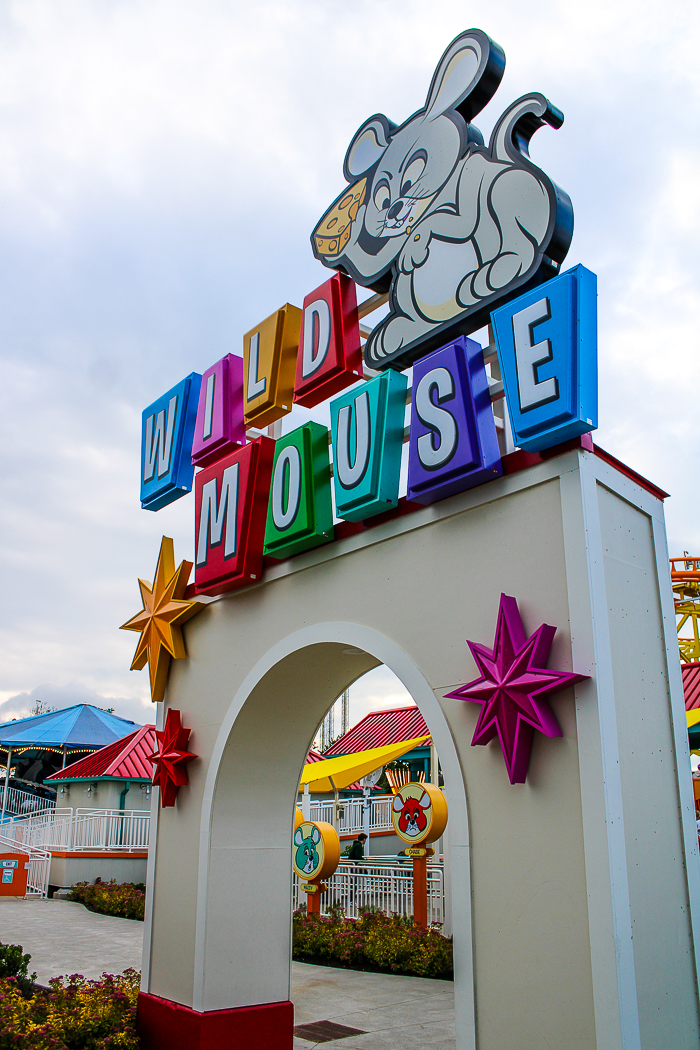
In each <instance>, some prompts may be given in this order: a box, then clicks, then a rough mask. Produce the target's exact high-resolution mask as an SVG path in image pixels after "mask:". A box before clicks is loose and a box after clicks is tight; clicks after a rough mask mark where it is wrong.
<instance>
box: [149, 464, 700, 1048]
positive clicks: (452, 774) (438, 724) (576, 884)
mask: <svg viewBox="0 0 700 1050" xmlns="http://www.w3.org/2000/svg"><path fill="white" fill-rule="evenodd" d="M664 542H665V540H664V536H663V519H662V510H661V506H660V504H659V503H658V501H657V500H656V499H655V498H654V497H652V496H650V495H649V494H648V493H646V492H644V491H643V490H641V489H639V488H638V487H637V486H636V485H634V484H633V483H632V482H630V481H628V480H627V479H625V478H624V477H622V476H621V475H619V474H618V473H617V472H616V471H614V470H613V469H612V468H611V467H608V466H607V465H605V464H603V463H602V462H601V461H600V460H599V459H596V458H595V457H594V456H593V455H591V454H588V453H584V452H578V451H577V452H572V453H569V454H567V455H565V456H561V457H558V458H555V459H553V460H550V461H548V462H545V463H542V464H539V465H537V466H535V467H533V468H530V469H528V470H527V471H523V472H521V473H519V474H516V475H512V476H510V477H505V478H503V479H500V480H499V481H496V482H493V483H491V484H489V485H485V486H482V487H481V488H479V489H476V490H473V491H471V492H467V493H462V494H460V495H458V496H455V497H452V498H451V499H449V500H444V501H442V502H441V503H439V504H436V505H434V506H433V507H427V508H424V509H423V510H421V511H419V512H417V513H416V514H413V515H410V516H407V517H405V518H401V519H397V520H395V521H393V522H389V523H386V524H384V525H380V526H377V527H376V528H374V529H372V530H370V531H368V532H366V533H361V534H359V535H356V536H353V537H351V538H348V539H346V540H342V541H339V542H338V543H336V544H333V545H329V546H328V547H326V548H322V549H319V550H316V551H312V552H309V553H307V554H305V555H302V556H300V557H298V558H296V559H293V560H292V561H291V562H289V563H282V564H280V565H277V566H274V567H272V568H268V569H267V570H266V575H265V578H264V580H263V582H262V583H261V584H260V585H259V586H256V587H253V588H247V589H245V590H242V591H239V592H235V593H234V594H231V595H228V596H224V597H223V598H222V599H220V600H217V601H214V602H212V603H211V604H210V605H209V607H208V608H207V610H206V611H204V612H203V613H201V614H200V615H199V616H198V617H197V618H196V619H195V620H193V621H192V622H191V623H190V624H188V626H187V629H186V632H187V647H188V653H189V659H188V660H187V661H182V662H180V661H178V662H177V663H176V664H174V665H173V667H172V670H171V675H170V682H169V688H168V693H167V697H166V708H167V706H172V707H176V708H178V709H179V710H180V711H181V712H182V718H183V723H184V724H185V725H186V726H187V727H190V728H192V730H193V732H192V736H191V748H192V750H193V751H195V752H196V753H197V755H199V756H200V758H199V761H197V762H193V763H192V764H191V765H190V766H189V776H190V786H189V788H188V789H186V790H185V789H183V790H181V791H180V793H179V796H178V803H177V806H176V807H175V808H173V809H169V810H163V811H161V812H160V813H159V815H158V832H157V842H158V848H157V853H156V855H155V858H154V861H153V865H152V869H151V872H150V874H149V880H150V885H151V891H152V897H151V904H150V908H151V912H150V923H149V924H148V925H147V931H146V932H147V937H146V947H145V954H144V985H143V987H144V990H147V991H150V992H152V993H153V994H155V995H158V996H162V997H164V998H167V999H171V1000H174V1001H176V1002H180V1003H183V1004H185V1005H189V1006H194V1008H195V1009H197V1010H214V1009H223V1008H227V1007H235V1006H242V1005H249V1004H253V1003H266V1002H276V1001H280V1000H284V999H286V998H288V996H289V954H290V933H289V890H290V883H291V827H292V814H293V807H294V803H295V800H296V788H297V784H298V777H299V775H300V771H301V768H302V766H303V762H304V759H305V757H306V754H307V752H308V748H309V746H310V744H311V741H312V739H313V736H314V734H315V732H316V728H317V726H318V724H319V722H320V720H321V718H322V717H323V714H324V713H325V710H326V709H327V708H328V706H329V705H330V703H331V702H332V701H333V700H334V699H335V697H336V696H338V695H339V694H340V693H341V692H342V690H343V689H344V688H346V687H347V686H348V685H349V684H350V683H351V682H352V681H353V680H354V679H355V678H357V677H358V676H359V675H361V674H363V673H364V672H365V671H367V670H368V669H369V668H371V667H372V666H376V664H377V663H378V662H385V663H386V664H387V665H388V666H390V667H391V668H392V670H394V671H395V673H397V674H398V676H399V677H400V678H401V679H402V681H403V682H404V685H405V686H406V687H407V688H408V689H409V691H410V692H411V693H412V695H413V697H414V699H415V700H416V702H417V703H418V705H419V707H420V709H421V711H422V713H423V715H424V717H425V719H426V722H427V724H428V728H429V730H430V732H431V735H432V736H433V739H434V740H435V744H436V747H437V749H438V752H439V754H440V760H441V765H442V770H443V774H444V778H445V791H446V796H447V798H448V802H449V805H450V825H449V842H450V858H449V868H450V872H451V880H452V881H451V898H452V913H453V923H454V936H455V960H456V961H455V995H456V999H455V1001H456V1016H457V1031H458V1041H457V1046H458V1050H466V1048H467V1047H473V1046H474V1043H475V1041H476V1044H477V1045H478V1047H479V1050H504V1048H506V1047H510V1046H514V1045H517V1046H518V1047H519V1050H535V1048H537V1050H540V1048H543V1047H546V1046H552V1047H566V1048H567V1050H584V1048H586V1050H588V1048H593V1047H596V1048H599V1050H618V1048H620V1050H622V1048H623V1047H624V1048H625V1050H633V1048H634V1050H636V1048H637V1047H639V1048H642V1047H644V1048H645V1050H646V1048H649V1050H651V1048H652V1047H660V1046H661V1045H663V1046H673V1047H674V1048H679V1050H680V1048H686V1047H687V1048H690V1047H696V1046H697V1045H698V1039H699V1031H698V1002H697V988H696V962H695V953H694V947H693V933H692V922H693V921H694V917H693V915H691V898H692V895H693V894H695V893H696V892H697V891H698V886H697V877H696V874H695V872H694V869H693V867H692V866H693V865H696V866H697V865H698V863H699V861H698V854H697V838H696V837H695V841H694V843H693V835H694V831H693V828H692V826H691V825H690V824H689V823H688V813H689V812H690V810H691V809H692V788H691V785H690V775H689V772H688V776H687V781H688V783H687V785H686V784H685V779H684V775H681V776H679V773H678V771H679V769H680V770H681V774H682V771H683V769H684V768H685V766H684V765H683V763H685V764H686V766H687V765H688V759H687V753H686V754H684V753H683V736H682V734H679V730H678V726H679V725H680V724H681V720H682V723H683V725H684V714H683V700H682V691H681V690H680V671H679V670H678V672H677V674H676V673H675V671H673V669H672V657H671V658H670V657H669V653H671V651H672V650H671V648H669V646H670V644H671V643H672V644H673V646H675V638H673V637H672V634H673V623H672V622H669V619H668V607H669V605H668V603H669V601H670V584H669V583H668V580H667V579H666V577H665V576H664V572H665V569H664V566H663V559H664V558H665V557H666V552H665V549H662V548H664ZM659 581H661V583H660V582H659ZM501 592H505V593H507V594H510V595H513V596H515V597H516V598H517V600H518V603H519V606H520V611H521V614H522V616H523V620H524V624H525V628H526V630H527V631H528V632H532V631H534V630H535V629H536V628H537V627H538V626H539V625H540V624H541V623H542V622H547V623H551V624H555V625H557V627H558V631H557V635H556V638H555V641H554V645H553V647H552V653H551V658H550V666H552V667H556V668H558V669H563V670H567V669H572V668H575V670H577V671H578V672H580V673H587V674H590V675H591V678H590V680H589V681H588V682H584V683H582V684H581V685H579V686H577V687H576V689H575V691H574V690H573V689H569V690H564V691H562V692H561V693H559V694H557V695H556V696H555V698H554V699H553V701H552V708H553V710H554V712H555V714H556V716H557V719H558V721H559V724H560V726H561V728H562V731H563V736H562V737H561V738H558V739H548V738H545V737H543V736H540V735H539V734H536V735H535V740H534V744H533V749H532V758H531V763H530V771H529V775H528V779H527V783H525V784H524V785H516V786H512V785H511V784H510V783H509V781H508V778H507V775H506V771H505V767H504V763H503V758H502V755H501V752H500V749H499V747H498V745H497V743H496V742H492V743H491V744H490V745H489V746H487V747H472V746H471V739H472V735H473V732H474V727H475V723H476V718H477V714H478V710H477V707H476V705H473V704H470V703H464V702H461V701H455V700H446V699H444V696H445V694H446V693H447V692H449V691H450V690H452V689H454V688H455V687H456V686H458V685H460V684H462V683H464V682H465V681H468V680H469V679H470V678H473V677H476V669H475V665H474V663H473V661H472V658H471V656H470V654H469V650H468V648H467V646H466V644H465V639H466V638H469V639H472V640H477V641H480V642H483V643H486V644H487V645H491V644H492V642H493V636H494V629H495V624H496V615H497V611H498V602H499V596H500V594H501ZM671 612H672V607H671ZM640 617H641V618H643V619H644V625H643V627H642V628H640V625H639V620H640ZM348 650H350V652H348ZM353 650H354V651H355V655H353V654H352V653H353ZM669 659H671V663H669ZM675 659H676V662H677V655H676V657H675ZM674 674H675V677H674ZM685 747H686V752H687V737H686V738H685ZM677 754H678V758H676V755H677ZM640 763H641V764H642V766H643V769H642V770H640V768H639V766H640ZM647 765H648V766H649V770H650V773H649V776H648V777H647V776H646V766H647ZM155 806H156V800H155V799H154V811H155ZM691 819H692V818H691ZM652 867H653V869H654V870H653V871H652V870H651V868H652ZM694 880H695V881H694ZM689 887H690V888H689ZM248 891H250V894H252V896H250V895H249V893H248ZM663 893H666V895H667V898H668V899H667V902H665V903H664V905H663V906H662V907H660V908H657V907H655V905H654V901H655V900H657V901H658V895H659V894H663ZM251 909H252V910H251ZM253 912H254V914H253ZM633 932H634V944H633V939H632V934H633ZM660 942H663V944H664V947H663V950H661V951H659V950H657V949H656V948H655V945H658V944H659V943H660ZM642 956H643V957H642ZM659 1032H663V1033H664V1042H663V1043H659V1041H658V1039H659Z"/></svg>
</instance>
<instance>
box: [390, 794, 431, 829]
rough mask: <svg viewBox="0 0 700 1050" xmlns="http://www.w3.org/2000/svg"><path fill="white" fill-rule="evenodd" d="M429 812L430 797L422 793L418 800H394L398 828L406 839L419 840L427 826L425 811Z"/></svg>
mask: <svg viewBox="0 0 700 1050" xmlns="http://www.w3.org/2000/svg"><path fill="white" fill-rule="evenodd" d="M426 810H430V797H429V796H428V794H427V793H426V792H425V791H424V792H423V794H422V795H420V797H419V798H407V799H401V798H399V796H398V795H397V796H395V798H394V812H395V813H397V814H398V820H397V824H398V828H399V830H400V831H402V832H403V833H404V835H405V837H406V838H408V839H420V838H422V837H423V832H424V831H425V829H426V828H427V826H428V818H427V817H426V815H425V811H426Z"/></svg>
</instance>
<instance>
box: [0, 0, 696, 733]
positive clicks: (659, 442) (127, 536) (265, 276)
mask: <svg viewBox="0 0 700 1050" xmlns="http://www.w3.org/2000/svg"><path fill="white" fill-rule="evenodd" d="M699 21H700V16H699V8H698V5H697V3H696V2H695V0H677V2H676V3H675V4H674V5H669V4H662V3H661V2H660V0H651V2H649V0H647V2H645V0H634V2H632V0H604V2H603V0H589V2H587V3H586V4H564V3H562V2H561V0H559V2H557V3H554V2H547V0H531V2H529V3H528V4H522V3H518V2H516V0H489V2H488V3H486V2H475V3H466V4H465V3H464V2H463V0H460V2H452V0H431V3H430V4H426V3H425V2H417V0H402V2H401V3H398V2H396V0H353V3H351V4H341V3H338V2H333V0H303V2H302V0H285V2H283V3H276V2H273V0H258V2H257V3H255V4H248V3H246V4H243V3H241V2H236V0H218V2H217V0H198V2H197V3H196V4H195V3H191V2H184V0H110V3H108V4H105V3H101V2H98V0H92V2H87V0H85V2H81V0H16V2H11V0H0V359H1V361H2V383H0V399H1V408H0V434H1V440H2V446H3V449H4V455H3V456H2V496H1V498H0V559H1V560H0V567H1V568H0V571H1V577H0V585H1V593H2V622H1V624H0V631H1V633H0V655H1V659H0V719H2V720H4V719H7V718H11V717H17V716H21V715H23V714H26V713H28V711H29V709H30V707H31V705H32V703H33V702H34V701H35V700H37V699H41V700H43V701H44V702H45V703H50V704H55V705H56V706H67V705H68V704H69V703H74V702H80V701H84V700H87V701H89V702H95V703H98V704H101V705H102V706H107V705H109V706H114V707H115V708H116V710H117V713H119V714H122V715H124V716H126V717H133V718H136V719H137V720H139V721H145V720H147V719H149V718H152V715H153V709H152V706H151V704H150V702H149V700H148V697H147V692H148V687H147V676H146V672H139V673H137V672H130V671H129V664H130V662H131V656H132V653H133V647H134V641H135V636H134V635H131V634H127V633H125V632H120V631H118V630H117V627H118V625H119V624H120V623H122V622H124V620H126V619H127V618H128V617H129V616H131V615H132V614H133V613H135V612H136V611H137V609H138V608H139V601H138V592H137V587H136V577H137V575H141V576H144V577H147V578H150V576H151V575H152V569H153V566H154V564H155V560H156V555H157V551H158V545H159V542H160V537H161V535H162V534H163V533H166V534H168V535H170V536H173V537H174V539H175V549H176V557H177V558H178V559H180V558H183V557H188V558H191V556H192V545H193V499H192V497H191V496H190V497H186V498H184V499H182V500H180V501H179V502H178V503H176V504H175V505H173V506H171V507H169V508H166V509H164V510H162V511H160V512H159V513H158V514H157V515H156V514H152V513H148V512H146V511H141V509H140V506H139V501H138V495H139V484H138V481H139V479H138V463H139V441H140V414H141V411H142V409H143V408H144V407H145V406H146V405H147V404H149V403H150V402H151V401H152V400H154V399H155V398H156V397H157V396H159V395H160V394H161V393H163V392H164V391H165V390H167V389H168V388H169V387H170V386H172V385H173V384H174V383H175V382H177V381H178V380H179V379H181V378H182V377H183V376H184V375H185V374H187V373H189V372H191V371H199V372H202V371H203V370H204V369H205V368H206V367H207V366H208V365H210V364H212V363H213V362H214V361H215V360H217V359H218V358H219V357H221V356H222V355H223V354H225V353H229V352H233V353H241V352H242V335H243V333H244V332H245V331H247V330H248V329H249V328H251V327H252V326H253V325H254V324H256V323H257V322H258V321H259V320H260V319H261V318H263V317H266V316H267V315H268V314H270V313H271V312H272V311H273V310H275V309H276V308H277V307H278V306H280V305H282V304H283V303H284V302H291V303H296V304H297V305H301V302H302V300H303V297H304V295H305V294H306V293H307V292H308V291H310V290H312V289H313V288H315V287H316V286H317V285H318V284H320V283H321V282H322V281H323V280H324V279H326V277H327V271H325V270H324V269H323V267H321V266H320V264H318V263H317V262H315V261H314V259H313V257H312V254H311V251H310V247H309V242H308V237H309V233H310V231H311V229H312V228H313V226H314V224H315V222H316V221H317V219H318V218H319V217H320V216H321V214H322V213H323V212H324V211H325V209H326V208H327V206H328V205H329V204H330V202H331V201H332V199H333V198H334V197H335V195H336V194H337V193H338V192H339V190H340V189H341V188H342V185H343V181H342V174H341V164H342V159H343V155H344V152H345V149H346V147H347V144H348V142H349V140H350V138H351V136H352V134H353V132H354V131H355V129H356V128H357V127H358V126H359V125H360V124H361V123H362V122H363V120H364V119H365V118H366V117H367V116H369V115H370V114H371V113H374V112H377V111H381V112H384V113H386V114H387V115H388V116H389V117H390V118H392V119H393V120H394V121H396V122H401V121H402V120H404V119H405V118H406V117H407V116H409V115H410V114H411V113H412V112H413V111H414V110H416V109H418V108H419V107H420V106H421V105H422V104H423V101H424V98H425V94H426V91H427V87H428V84H429V82H430V77H431V75H432V72H433V69H434V67H435V64H436V62H437V60H438V59H439V57H440V55H441V53H442V51H443V50H444V48H445V47H446V46H447V44H448V43H449V41H450V40H451V39H452V38H453V37H454V36H455V35H456V34H457V33H458V32H460V31H461V30H463V29H466V28H469V27H470V26H478V27H480V28H482V29H484V30H485V31H486V32H488V33H489V34H490V35H491V36H492V37H493V38H494V39H495V40H497V41H498V42H499V43H500V44H501V45H502V46H503V47H504V49H505V51H506V55H507V60H508V65H507V68H506V74H505V77H504V80H503V83H502V85H501V88H500V90H499V92H498V93H497V95H496V98H495V99H494V100H493V101H492V102H491V103H490V105H489V106H488V107H487V109H486V110H485V111H484V112H483V113H482V114H481V116H480V117H479V118H478V119H477V124H478V125H479V127H480V128H481V129H482V131H484V132H485V133H488V132H489V131H490V129H491V127H492V125H493V123H494V122H495V120H496V119H497V117H498V116H499V114H500V112H501V111H502V110H503V109H505V107H506V106H507V104H508V103H509V102H510V101H512V100H513V99H514V98H516V97H518V96H519V95H520V94H523V93H524V92H525V91H530V90H533V89H535V90H539V91H542V92H543V93H544V94H546V95H547V96H548V97H549V98H550V99H551V100H552V101H553V102H554V103H555V104H556V105H557V106H558V107H559V108H560V109H562V110H563V111H564V113H565V116H566V121H565V124H564V126H563V128H562V129H561V130H560V131H558V132H555V131H553V130H551V129H549V128H545V129H542V130H541V131H540V132H538V134H537V136H536V137H535V139H534V140H533V145H532V156H533V159H534V160H535V162H536V163H538V164H539V165H540V166H541V167H543V168H544V170H545V171H546V172H547V173H548V174H549V175H550V176H551V177H552V178H553V179H554V180H555V181H557V182H558V183H559V184H560V185H561V186H563V187H564V188H565V189H566V190H567V191H568V192H569V194H570V195H571V197H572V200H573V203H574V208H575V213H576V232H575V236H574V240H573V244H572V247H571V250H570V252H569V256H568V260H567V264H572V265H573V264H574V263H578V262H580V263H583V264H585V265H586V266H588V267H589V268H591V269H592V270H594V271H595V272H596V273H597V274H598V278H599V284H598V288H599V323H600V335H599V357H600V430H599V432H598V435H597V440H598V442H599V443H600V444H602V445H603V447H605V448H607V449H608V450H609V451H610V452H612V453H613V454H614V455H616V456H618V457H620V458H621V459H623V460H625V461H626V462H628V463H629V464H630V465H631V466H633V467H634V468H635V469H637V470H639V471H641V472H642V473H644V474H646V475H647V476H648V477H650V478H651V479H652V480H654V481H655V482H657V483H658V484H660V485H661V486H662V487H664V488H665V489H667V490H668V491H669V492H671V493H672V498H671V499H669V500H668V501H667V504H666V508H667V524H668V531H669V546H670V549H671V551H672V552H674V553H682V551H683V550H684V549H687V550H690V551H691V552H695V553H698V554H700V514H699V511H700V496H699V495H698V484H697V477H698V463H699V462H700V428H699V427H698V422H697V420H698V396H697V391H698V389H700V354H699V352H698V351H699V350H700V346H699V343H700V337H699V335H698V333H699V331H700V294H699V291H698V277H699V275H700V265H699V262H698V247H697V246H698V244H699V243H700V204H699V196H698V170H699V169H700V135H699V134H698V132H699V130H700V129H699V127H698V125H699V123H700V118H699V114H700V105H699V102H700V99H699V95H700V63H698V61H697V54H698V50H699V48H700V33H699V31H698V30H699ZM401 699H402V697H401V694H400V692H397V690H396V687H395V686H394V685H392V683H391V682H390V681H389V680H388V679H387V677H386V674H385V673H384V675H382V674H375V676H374V681H373V682H368V683H365V686H364V689H363V690H362V691H360V690H358V691H357V692H356V705H355V714H358V713H362V712H363V711H364V710H366V709H367V708H368V707H369V706H373V705H374V704H376V703H378V702H380V701H381V702H385V703H395V702H397V701H398V702H400V701H401Z"/></svg>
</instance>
